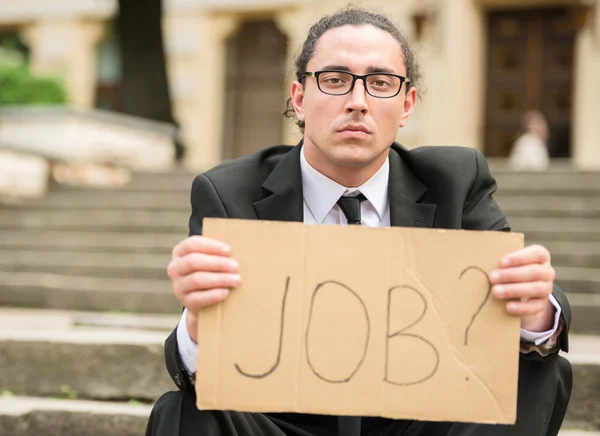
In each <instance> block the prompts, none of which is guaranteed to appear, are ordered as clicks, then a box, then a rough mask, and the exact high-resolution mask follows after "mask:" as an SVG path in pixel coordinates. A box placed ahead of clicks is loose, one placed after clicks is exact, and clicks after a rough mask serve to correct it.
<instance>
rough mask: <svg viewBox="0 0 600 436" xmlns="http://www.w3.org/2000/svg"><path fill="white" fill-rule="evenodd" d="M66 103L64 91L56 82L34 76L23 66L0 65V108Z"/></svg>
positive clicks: (51, 79) (48, 78)
mask: <svg viewBox="0 0 600 436" xmlns="http://www.w3.org/2000/svg"><path fill="white" fill-rule="evenodd" d="M66 101H67V96H66V92H65V89H64V87H63V86H62V84H61V83H60V82H59V81H58V80H56V79H53V78H50V77H39V76H36V75H34V74H32V73H31V72H30V71H29V69H28V68H27V67H25V66H15V65H6V64H0V106H7V105H35V104H63V103H66Z"/></svg>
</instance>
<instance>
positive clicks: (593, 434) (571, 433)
mask: <svg viewBox="0 0 600 436" xmlns="http://www.w3.org/2000/svg"><path fill="white" fill-rule="evenodd" d="M563 427H564V426H563ZM558 436H600V431H594V430H588V431H586V430H561V431H560V432H559V433H558Z"/></svg>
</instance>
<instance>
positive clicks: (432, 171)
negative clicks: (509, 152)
mask: <svg viewBox="0 0 600 436" xmlns="http://www.w3.org/2000/svg"><path fill="white" fill-rule="evenodd" d="M398 151H399V153H400V155H401V157H402V159H403V160H404V161H405V162H406V163H407V164H408V165H409V166H410V167H411V168H412V169H413V171H415V172H416V173H418V174H423V175H426V176H427V177H428V178H435V179H440V178H442V179H461V180H474V178H476V177H477V176H478V173H479V170H480V168H481V166H482V165H486V164H485V158H484V157H483V155H482V154H481V152H480V151H478V150H476V149H474V148H470V147H458V146H446V145H444V146H423V147H417V148H414V149H411V150H407V149H403V148H400V149H399V150H398Z"/></svg>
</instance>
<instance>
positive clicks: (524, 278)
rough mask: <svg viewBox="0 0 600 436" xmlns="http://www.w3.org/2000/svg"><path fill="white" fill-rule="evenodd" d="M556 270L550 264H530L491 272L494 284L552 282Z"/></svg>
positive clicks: (491, 279)
mask: <svg viewBox="0 0 600 436" xmlns="http://www.w3.org/2000/svg"><path fill="white" fill-rule="evenodd" d="M555 277H556V272H555V271H554V268H552V266H551V265H550V264H543V265H541V264H537V263H534V264H530V265H524V266H518V267H514V268H506V269H499V270H496V271H493V272H492V273H491V274H490V281H491V282H492V284H494V285H497V284H505V283H521V282H536V281H546V282H552V281H554V278H555Z"/></svg>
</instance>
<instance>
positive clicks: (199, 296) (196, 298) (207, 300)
mask: <svg viewBox="0 0 600 436" xmlns="http://www.w3.org/2000/svg"><path fill="white" fill-rule="evenodd" d="M228 296H229V289H211V290H210V291H202V292H190V293H188V294H186V295H185V298H184V299H183V300H182V302H183V304H184V305H185V307H187V309H188V311H190V313H192V314H196V313H198V311H199V310H200V309H202V308H204V307H207V306H211V305H213V304H216V303H220V302H221V301H223V300H225V299H226V298H227V297H228Z"/></svg>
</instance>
